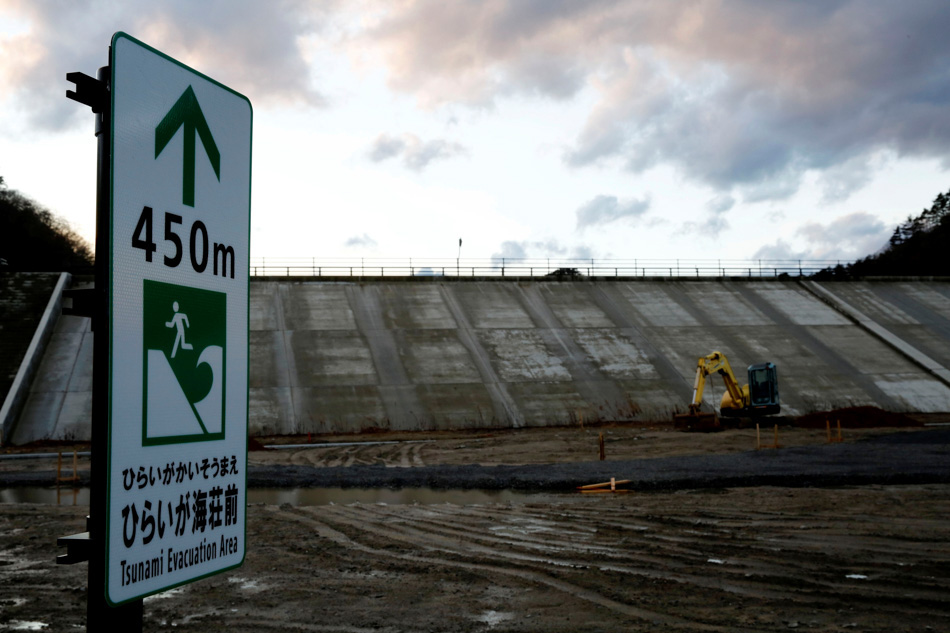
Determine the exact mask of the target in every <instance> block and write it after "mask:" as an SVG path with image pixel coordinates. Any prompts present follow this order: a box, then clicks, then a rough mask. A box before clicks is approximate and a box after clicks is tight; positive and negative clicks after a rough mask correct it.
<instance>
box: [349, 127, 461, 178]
mask: <svg viewBox="0 0 950 633" xmlns="http://www.w3.org/2000/svg"><path fill="white" fill-rule="evenodd" d="M467 153H468V152H467V150H466V149H465V147H464V146H462V145H460V144H458V143H454V142H451V141H446V140H442V139H435V140H431V141H423V140H421V139H420V138H419V137H418V136H415V135H414V134H403V135H402V136H401V137H400V136H389V135H387V134H380V135H379V136H378V137H376V140H375V141H373V144H372V146H371V147H370V149H369V152H368V156H369V159H370V160H371V161H373V162H374V163H379V162H382V161H384V160H388V159H390V158H398V157H402V162H403V164H404V165H405V166H406V167H407V168H409V169H411V170H413V171H422V170H423V169H425V168H426V167H428V166H429V164H430V163H431V162H433V161H435V160H443V159H447V158H453V157H456V156H462V155H465V154H467Z"/></svg>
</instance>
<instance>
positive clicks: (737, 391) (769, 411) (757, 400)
mask: <svg viewBox="0 0 950 633" xmlns="http://www.w3.org/2000/svg"><path fill="white" fill-rule="evenodd" d="M713 373H718V374H719V375H721V376H722V379H723V381H724V382H725V383H726V393H724V394H722V400H721V402H720V404H719V415H721V416H723V417H757V416H760V415H774V414H776V413H779V412H780V411H781V405H780V404H779V396H778V370H777V369H776V367H775V365H774V364H773V363H759V364H757V365H750V366H749V383H748V384H746V385H742V386H741V387H740V386H739V381H737V380H736V376H735V374H733V373H732V367H731V366H730V365H729V360H728V359H727V358H726V355H725V354H723V353H722V352H712V353H711V354H708V355H706V356H702V357H700V359H699V361H698V363H697V367H696V382H695V383H693V401H692V402H691V403H690V405H689V413H680V414H677V415H674V416H673V423H674V425H675V427H676V428H678V429H681V430H684V431H715V430H718V429H719V428H721V425H720V423H719V418H717V417H716V414H715V413H703V412H702V411H700V407H701V406H702V402H703V389H704V388H705V387H706V378H707V376H709V375H710V374H713Z"/></svg>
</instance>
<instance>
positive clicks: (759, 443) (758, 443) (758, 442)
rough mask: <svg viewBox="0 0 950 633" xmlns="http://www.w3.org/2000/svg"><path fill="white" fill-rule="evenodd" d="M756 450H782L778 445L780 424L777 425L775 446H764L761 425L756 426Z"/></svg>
mask: <svg viewBox="0 0 950 633" xmlns="http://www.w3.org/2000/svg"><path fill="white" fill-rule="evenodd" d="M755 444H756V445H755V449H756V450H759V449H762V448H781V446H779V443H778V424H776V425H775V443H774V444H765V445H763V444H762V433H761V431H760V429H759V425H758V424H756V425H755Z"/></svg>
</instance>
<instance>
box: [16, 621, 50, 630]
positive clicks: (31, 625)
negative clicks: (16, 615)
mask: <svg viewBox="0 0 950 633" xmlns="http://www.w3.org/2000/svg"><path fill="white" fill-rule="evenodd" d="M8 626H9V627H10V629H9V630H11V631H42V630H44V629H46V628H47V627H49V624H46V623H45V622H22V621H20V620H10V624H9V625H8Z"/></svg>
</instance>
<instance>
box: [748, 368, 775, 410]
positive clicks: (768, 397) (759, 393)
mask: <svg viewBox="0 0 950 633" xmlns="http://www.w3.org/2000/svg"><path fill="white" fill-rule="evenodd" d="M780 410H781V405H780V404H779V396H778V370H777V369H776V367H775V364H774V363H759V364H757V365H749V411H748V413H751V414H753V415H774V414H776V413H778V412H779V411H780Z"/></svg>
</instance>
